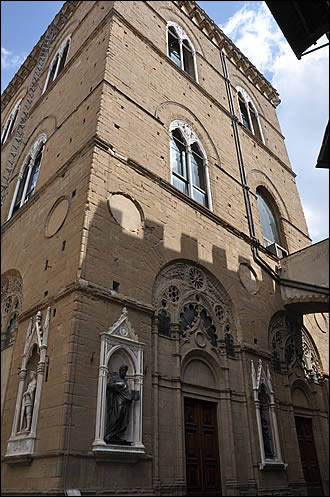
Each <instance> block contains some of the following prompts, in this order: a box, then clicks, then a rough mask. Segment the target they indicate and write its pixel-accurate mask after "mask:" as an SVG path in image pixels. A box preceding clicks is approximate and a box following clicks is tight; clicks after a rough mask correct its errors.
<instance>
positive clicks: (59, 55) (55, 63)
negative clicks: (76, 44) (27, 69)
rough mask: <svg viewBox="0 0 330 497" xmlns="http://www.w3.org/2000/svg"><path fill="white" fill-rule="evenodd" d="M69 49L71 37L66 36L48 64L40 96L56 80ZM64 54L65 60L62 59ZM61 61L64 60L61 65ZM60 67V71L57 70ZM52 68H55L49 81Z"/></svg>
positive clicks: (65, 59) (63, 65)
mask: <svg viewBox="0 0 330 497" xmlns="http://www.w3.org/2000/svg"><path fill="white" fill-rule="evenodd" d="M67 46H68V48H67V49H66V47H67ZM70 47H71V35H69V36H67V37H66V38H65V39H64V40H63V42H62V43H61V45H60V47H59V49H58V50H57V52H56V53H55V55H54V57H53V58H52V61H51V63H50V64H49V69H48V74H47V78H46V81H45V85H44V89H43V90H42V95H43V94H44V93H45V91H46V90H47V88H48V87H49V85H50V84H51V83H52V82H53V81H55V79H56V78H57V76H58V75H59V74H60V72H61V71H62V70H63V69H64V67H65V63H66V61H67V59H68V55H69V51H70ZM64 54H65V58H63V55H64ZM62 59H63V60H64V62H63V63H62ZM60 66H61V69H60V70H59V68H60ZM54 67H55V71H54V75H53V76H52V79H51V80H50V76H51V73H52V71H53V69H54Z"/></svg>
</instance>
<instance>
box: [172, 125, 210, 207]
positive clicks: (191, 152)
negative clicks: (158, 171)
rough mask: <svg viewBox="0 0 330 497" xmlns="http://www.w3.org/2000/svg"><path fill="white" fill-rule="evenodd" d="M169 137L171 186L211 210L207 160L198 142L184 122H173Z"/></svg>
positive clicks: (194, 134) (192, 131)
mask: <svg viewBox="0 0 330 497" xmlns="http://www.w3.org/2000/svg"><path fill="white" fill-rule="evenodd" d="M170 135H171V170H172V184H173V185H174V186H175V187H176V188H178V190H181V191H182V192H183V193H185V194H186V195H188V196H189V197H191V198H193V199H194V200H196V201H197V202H199V203H200V204H202V205H204V206H205V207H208V208H209V209H212V205H211V196H210V185H209V177H208V167H207V158H206V153H205V151H204V148H203V146H202V144H201V142H200V140H199V139H198V137H197V135H196V133H195V132H194V130H193V129H192V128H191V127H190V126H189V125H188V124H187V123H185V122H184V121H173V122H172V124H171V127H170Z"/></svg>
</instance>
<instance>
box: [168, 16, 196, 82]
mask: <svg viewBox="0 0 330 497" xmlns="http://www.w3.org/2000/svg"><path fill="white" fill-rule="evenodd" d="M167 54H168V56H169V58H170V59H171V60H173V62H174V63H175V64H176V65H177V66H179V67H180V68H181V69H182V70H183V71H185V72H186V73H188V74H189V76H191V77H192V78H193V79H195V80H196V81H197V82H198V77H197V65H196V50H195V49H194V46H193V44H192V43H191V41H190V39H189V37H188V36H187V34H186V33H185V31H184V30H183V29H182V28H181V26H179V25H178V24H176V23H174V22H169V23H168V25H167Z"/></svg>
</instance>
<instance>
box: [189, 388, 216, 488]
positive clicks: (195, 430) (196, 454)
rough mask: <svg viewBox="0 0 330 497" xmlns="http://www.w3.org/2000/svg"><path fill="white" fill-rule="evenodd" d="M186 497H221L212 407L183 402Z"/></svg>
mask: <svg viewBox="0 0 330 497" xmlns="http://www.w3.org/2000/svg"><path fill="white" fill-rule="evenodd" d="M184 421H185V443H186V478H187V492H188V495H203V496H212V495H222V494H221V479H220V464H219V446H218V429H217V417H216V404H214V403H212V402H204V401H200V400H196V399H190V398H185V402H184Z"/></svg>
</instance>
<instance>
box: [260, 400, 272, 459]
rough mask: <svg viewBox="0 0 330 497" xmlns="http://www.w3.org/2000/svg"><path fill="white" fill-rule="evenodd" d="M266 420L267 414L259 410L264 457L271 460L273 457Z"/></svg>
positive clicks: (270, 437)
mask: <svg viewBox="0 0 330 497" xmlns="http://www.w3.org/2000/svg"><path fill="white" fill-rule="evenodd" d="M267 418H268V416H267V413H265V412H264V409H260V420H261V430H262V438H263V442H264V449H265V457H266V458H270V459H271V458H272V457H274V453H273V447H272V436H271V432H270V426H269V422H268V419H267Z"/></svg>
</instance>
